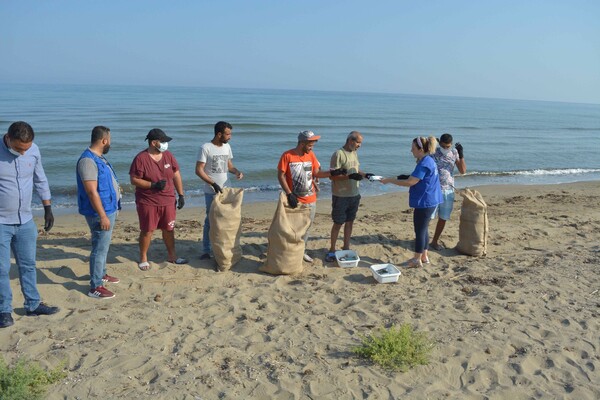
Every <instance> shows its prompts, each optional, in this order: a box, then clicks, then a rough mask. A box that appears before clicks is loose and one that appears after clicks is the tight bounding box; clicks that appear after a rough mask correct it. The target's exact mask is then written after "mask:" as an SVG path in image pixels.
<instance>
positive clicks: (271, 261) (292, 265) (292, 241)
mask: <svg viewBox="0 0 600 400" xmlns="http://www.w3.org/2000/svg"><path fill="white" fill-rule="evenodd" d="M309 226H310V209H309V208H308V207H306V206H305V205H304V204H302V203H299V204H298V207H296V208H290V207H288V204H287V199H286V196H285V194H284V193H283V192H282V193H281V195H280V196H279V203H278V204H277V210H276V211H275V215H274V216H273V222H271V226H270V227H269V233H268V240H269V247H268V249H267V261H266V262H265V264H264V265H262V266H261V267H259V268H258V269H259V270H260V271H262V272H266V273H268V274H273V275H290V274H297V273H300V272H302V270H303V269H304V265H303V264H302V257H303V256H304V239H303V238H302V237H303V236H304V234H305V233H306V231H307V230H308V228H309Z"/></svg>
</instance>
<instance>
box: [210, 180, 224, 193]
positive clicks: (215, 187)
mask: <svg viewBox="0 0 600 400" xmlns="http://www.w3.org/2000/svg"><path fill="white" fill-rule="evenodd" d="M210 186H212V187H213V189H214V190H215V193H223V189H221V186H219V185H218V184H217V183H216V182H213V183H211V184H210Z"/></svg>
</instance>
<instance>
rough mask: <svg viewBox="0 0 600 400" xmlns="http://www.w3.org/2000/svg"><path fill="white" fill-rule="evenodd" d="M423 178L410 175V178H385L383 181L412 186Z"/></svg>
mask: <svg viewBox="0 0 600 400" xmlns="http://www.w3.org/2000/svg"><path fill="white" fill-rule="evenodd" d="M420 181H421V180H420V179H419V178H415V177H414V176H412V175H411V176H409V177H408V179H396V178H383V179H382V180H381V181H380V182H381V183H393V184H394V185H398V186H405V187H411V186H414V185H416V184H417V183H419V182H420Z"/></svg>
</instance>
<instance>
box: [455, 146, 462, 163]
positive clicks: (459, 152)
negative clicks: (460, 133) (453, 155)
mask: <svg viewBox="0 0 600 400" xmlns="http://www.w3.org/2000/svg"><path fill="white" fill-rule="evenodd" d="M454 147H455V148H456V151H458V158H459V159H461V160H462V159H463V157H464V154H463V147H462V144H460V143H456V144H455V145H454Z"/></svg>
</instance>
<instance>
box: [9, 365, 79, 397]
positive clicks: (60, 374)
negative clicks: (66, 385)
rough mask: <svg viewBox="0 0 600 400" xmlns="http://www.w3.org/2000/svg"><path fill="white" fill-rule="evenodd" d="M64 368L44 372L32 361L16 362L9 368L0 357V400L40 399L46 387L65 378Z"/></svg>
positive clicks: (60, 366)
mask: <svg viewBox="0 0 600 400" xmlns="http://www.w3.org/2000/svg"><path fill="white" fill-rule="evenodd" d="M63 370H64V366H63V365H59V366H57V367H56V368H54V369H53V370H51V371H46V370H44V369H42V367H40V365H39V364H38V363H35V362H33V361H24V360H22V359H19V360H17V361H16V362H15V363H14V365H13V366H12V367H9V366H8V365H7V364H6V362H5V361H4V359H3V358H2V357H0V399H7V400H8V399H10V400H37V399H42V398H43V396H44V394H45V393H46V390H47V388H48V386H50V385H52V384H54V383H56V382H59V381H60V380H62V379H63V378H65V377H66V376H67V374H66V372H64V371H63Z"/></svg>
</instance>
